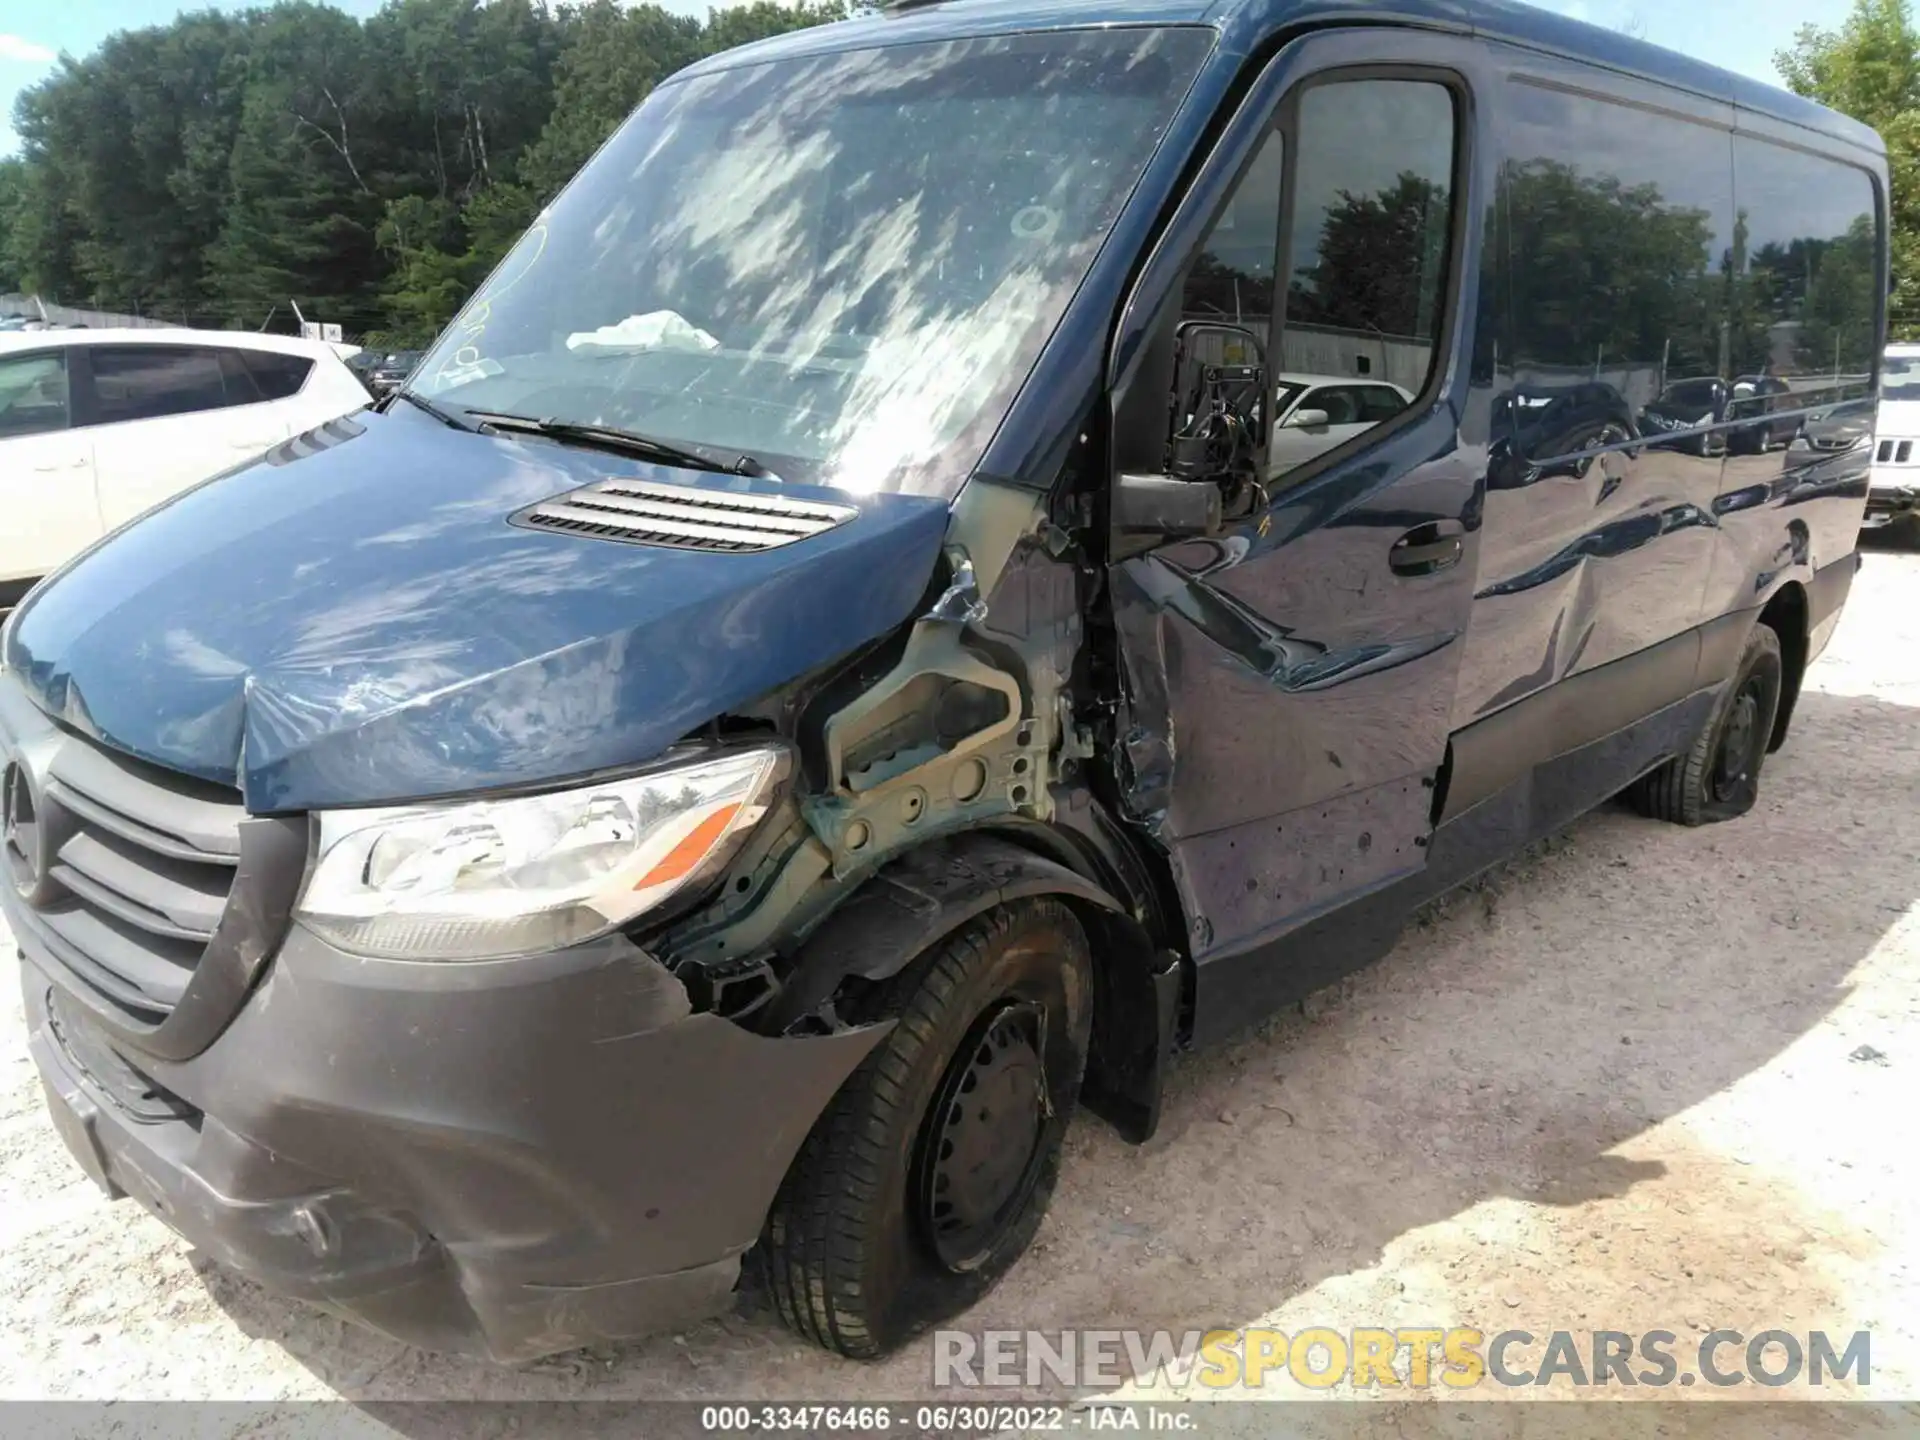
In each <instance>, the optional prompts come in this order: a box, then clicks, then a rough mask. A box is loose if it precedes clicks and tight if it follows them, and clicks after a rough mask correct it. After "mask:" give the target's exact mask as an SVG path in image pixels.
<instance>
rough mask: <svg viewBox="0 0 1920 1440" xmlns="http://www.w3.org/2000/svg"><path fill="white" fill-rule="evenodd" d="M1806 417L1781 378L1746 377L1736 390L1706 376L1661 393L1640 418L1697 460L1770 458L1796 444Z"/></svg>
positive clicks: (1653, 432) (1644, 427)
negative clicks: (1733, 457) (1776, 451)
mask: <svg viewBox="0 0 1920 1440" xmlns="http://www.w3.org/2000/svg"><path fill="white" fill-rule="evenodd" d="M1802 416H1803V411H1802V410H1801V408H1800V407H1799V406H1798V405H1797V404H1796V403H1795V402H1794V400H1793V397H1792V392H1791V390H1790V387H1789V386H1788V385H1787V384H1786V382H1785V381H1783V380H1781V379H1779V378H1778V377H1777V376H1772V375H1742V376H1740V377H1739V378H1738V379H1736V380H1734V381H1733V382H1732V383H1731V384H1729V383H1728V382H1727V381H1725V380H1722V379H1720V378H1719V377H1717V376H1701V377H1697V378H1694V379H1689V380H1677V381H1675V382H1674V383H1673V384H1671V385H1669V386H1667V388H1666V389H1664V390H1662V391H1661V392H1660V394H1659V396H1658V398H1656V399H1655V400H1654V401H1653V402H1652V403H1651V404H1649V405H1648V406H1647V407H1646V409H1645V410H1643V411H1642V412H1641V414H1640V427H1641V429H1642V430H1643V431H1644V432H1645V433H1646V434H1647V435H1649V436H1654V435H1665V436H1671V437H1675V438H1674V439H1673V440H1671V441H1670V442H1669V444H1668V448H1677V449H1682V450H1685V451H1687V452H1688V453H1690V454H1694V455H1703V456H1712V455H1765V454H1769V453H1771V452H1772V451H1773V450H1775V449H1777V448H1779V447H1781V446H1785V445H1791V444H1792V443H1793V441H1794V439H1795V438H1796V437H1797V436H1798V435H1799V433H1800V427H1801V421H1802ZM1740 422H1744V423H1740Z"/></svg>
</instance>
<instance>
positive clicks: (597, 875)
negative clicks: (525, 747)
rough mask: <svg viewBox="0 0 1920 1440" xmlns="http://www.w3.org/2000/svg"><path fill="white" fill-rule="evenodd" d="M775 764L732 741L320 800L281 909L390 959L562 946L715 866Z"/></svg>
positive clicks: (469, 956) (759, 807)
mask: <svg viewBox="0 0 1920 1440" xmlns="http://www.w3.org/2000/svg"><path fill="white" fill-rule="evenodd" d="M786 765H787V759H786V752H785V751H783V750H776V749H752V750H739V751H732V752H729V753H726V754H723V755H720V756H719V757H717V758H714V759H710V760H702V761H698V762H696V763H692V764H684V765H674V766H669V767H667V768H665V769H661V770H655V771H651V772H649V773H647V774H644V775H633V776H628V777H626V778H624V779H619V780H607V781H603V782H601V783H599V784H596V785H582V786H580V787H578V788H577V789H572V790H561V791H555V792H553V793H551V794H546V795H525V796H518V797H515V798H513V799H505V800H473V801H464V802H460V803H455V804H439V805H409V806H401V807H396V808H393V809H382V810H331V811H325V812H323V813H321V814H320V815H318V816H317V817H316V828H317V832H318V834H317V843H316V846H315V849H316V852H317V854H318V856H319V859H318V860H317V861H316V862H315V864H314V869H313V874H312V876H311V877H310V878H309V879H308V881H307V888H306V892H305V893H304V894H303V895H302V896H301V898H300V904H299V907H298V910H297V911H296V914H297V917H298V919H299V920H300V922H301V923H302V924H304V925H306V926H307V928H308V929H310V930H313V931H315V932H317V933H318V934H320V935H322V936H324V937H326V938H327V939H328V940H330V941H332V942H333V943H334V944H335V945H338V946H339V947H340V948H341V949H343V950H347V951H350V952H352V953H354V954H356V955H379V956H386V957H389V958H392V959H399V960H486V959H497V958H501V957H504V956H509V955H526V954H532V953H534V952H537V951H542V950H552V949H557V948H559V947H560V946H563V945H573V944H577V943H578V942H580V941H582V940H589V939H592V938H593V937H594V936H596V935H603V934H605V933H606V932H607V931H609V930H613V929H615V928H617V927H618V926H621V925H624V924H626V923H627V922H628V921H630V920H632V919H634V918H635V917H636V916H639V915H642V914H645V913H646V912H647V911H648V910H651V909H653V908H654V907H655V906H656V905H658V904H660V902H661V901H663V900H665V899H666V898H667V897H668V896H669V895H672V894H673V893H674V892H675V891H676V890H679V889H682V888H683V887H685V886H687V885H690V884H693V883H696V882H698V881H700V880H703V879H706V878H708V877H709V876H711V875H712V874H713V873H714V872H715V871H717V870H718V869H719V868H720V867H721V866H722V865H724V864H725V863H726V861H727V859H728V858H729V857H730V856H731V855H732V854H733V853H734V851H735V850H736V849H738V847H739V844H740V842H741V840H743V839H744V838H745V836H746V834H747V832H748V831H749V830H751V829H752V828H753V826H754V825H755V824H757V823H758V822H759V820H760V818H761V817H762V816H763V815H765V814H766V810H767V804H768V799H769V796H770V794H771V792H772V790H773V788H774V786H775V784H776V782H777V781H778V780H779V779H780V778H781V777H782V775H783V774H784V772H785V770H786Z"/></svg>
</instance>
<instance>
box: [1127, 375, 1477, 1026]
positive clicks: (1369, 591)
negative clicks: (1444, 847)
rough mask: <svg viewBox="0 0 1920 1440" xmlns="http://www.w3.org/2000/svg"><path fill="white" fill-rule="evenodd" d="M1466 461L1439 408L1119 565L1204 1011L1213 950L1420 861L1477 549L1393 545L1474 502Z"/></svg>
mask: <svg viewBox="0 0 1920 1440" xmlns="http://www.w3.org/2000/svg"><path fill="white" fill-rule="evenodd" d="M1473 454H1474V452H1472V451H1465V450H1462V449H1461V447H1460V446H1459V444H1458V440H1457V432H1456V428H1455V424H1454V420H1453V416H1452V412H1451V410H1449V409H1446V408H1443V409H1442V410H1440V411H1438V412H1436V413H1435V414H1434V415H1433V416H1431V417H1430V418H1429V419H1428V421H1426V422H1425V423H1423V424H1421V425H1418V426H1416V427H1414V428H1412V429H1409V430H1407V431H1405V432H1403V433H1402V434H1401V435H1400V436H1399V437H1397V438H1396V439H1395V440H1394V441H1392V442H1391V443H1390V444H1389V445H1388V446H1387V447H1385V450H1384V451H1376V452H1374V453H1373V454H1372V455H1370V456H1369V457H1368V459H1369V463H1368V464H1367V465H1366V466H1365V467H1353V468H1350V469H1348V470H1346V471H1338V472H1335V473H1333V474H1330V475H1328V476H1326V477H1324V478H1323V479H1322V480H1321V481H1319V482H1317V483H1315V484H1314V485H1313V486H1312V487H1310V489H1309V491H1308V493H1306V494H1303V495H1299V496H1285V497H1282V499H1281V501H1280V503H1278V504H1276V505H1275V506H1273V507H1272V508H1271V509H1269V510H1265V511H1262V512H1260V513H1258V514H1256V515H1253V516H1249V517H1248V518H1247V520H1246V521H1245V522H1244V523H1242V524H1241V525H1239V526H1237V527H1235V528H1234V529H1232V530H1230V531H1229V533H1227V534H1226V535H1223V536H1221V537H1219V538H1216V539H1211V540H1196V541H1184V542H1180V543H1177V544H1173V545H1168V546H1166V547H1163V548H1162V549H1160V550H1157V551H1153V552H1150V553H1148V554H1146V555H1142V556H1139V557H1136V558H1134V559H1132V560H1128V561H1125V562H1123V563H1122V564H1120V565H1119V566H1117V567H1115V577H1114V586H1113V594H1114V605H1115V610H1116V621H1117V627H1118V630H1119V633H1120V635H1121V644H1122V653H1123V658H1124V662H1125V671H1126V692H1127V710H1128V713H1127V716H1126V720H1125V722H1124V724H1125V735H1126V754H1127V758H1128V762H1129V765H1130V767H1131V769H1130V775H1129V777H1128V779H1129V795H1130V799H1131V804H1132V807H1133V809H1134V813H1135V815H1136V816H1137V817H1138V818H1139V819H1140V820H1141V821H1142V822H1143V823H1144V824H1146V825H1148V826H1149V827H1150V828H1151V829H1152V830H1153V831H1154V833H1155V835H1156V836H1157V838H1158V839H1159V841H1160V842H1161V844H1163V845H1164V846H1165V847H1166V849H1167V851H1168V852H1169V855H1170V856H1171V859H1172V864H1173V874H1174V877H1175V880H1176V883H1177V884H1178V887H1179V890H1180V895H1181V900H1182V902H1183V904H1184V906H1185V909H1186V919H1187V926H1188V935H1187V939H1188V942H1189V944H1190V946H1191V948H1192V953H1193V956H1194V959H1195V961H1196V962H1197V964H1198V967H1199V970H1198V976H1199V978H1198V993H1197V998H1196V1009H1197V1010H1199V1011H1204V1010H1205V1009H1206V1008H1207V1007H1208V1005H1209V1004H1210V1003H1212V1001H1213V999H1214V997H1213V993H1212V992H1213V986H1214V978H1213V977H1210V976H1209V975H1208V968H1209V962H1210V961H1211V960H1212V959H1214V958H1217V957H1224V956H1234V955H1241V954H1244V953H1246V952H1248V951H1249V949H1252V948H1259V947H1262V946H1265V945H1269V944H1272V943H1274V942H1277V941H1279V940H1280V939H1282V938H1283V937H1284V936H1285V934H1286V933H1287V932H1288V931H1290V930H1292V929H1294V928H1296V927H1298V926H1299V925H1301V924H1303V923H1305V922H1306V921H1307V920H1308V919H1310V918H1312V917H1313V916H1315V915H1316V914H1318V913H1320V912H1323V911H1326V910H1328V909H1329V908H1330V907H1333V906H1335V905H1338V904H1340V903H1342V902H1344V901H1347V900H1350V899H1352V898H1354V897H1356V896H1358V895H1361V894H1364V893H1366V892H1367V891H1369V890H1372V889H1376V888H1378V887H1380V886H1382V885H1384V884H1387V883H1390V882H1391V881H1393V880H1394V879H1396V878H1399V877H1402V876H1405V875H1407V874H1410V873H1413V872H1417V871H1418V870H1420V869H1421V868H1423V867H1424V865H1425V859H1426V850H1425V847H1426V842H1427V837H1428V835H1429V834H1430V833H1431V830H1432V809H1433V793H1434V792H1433V788H1432V787H1433V783H1434V781H1435V778H1436V777H1437V775H1438V773H1439V771H1440V769H1441V766H1442V764H1443V763H1444V761H1445V758H1446V747H1447V735H1448V729H1449V714H1450V708H1451V705H1452V699H1453V688H1454V682H1455V678H1456V674H1457V670H1458V667H1459V662H1460V654H1461V650H1462V647H1461V644H1460V637H1461V634H1462V632H1463V631H1464V629H1465V624H1466V618H1467V614H1468V610H1469V608H1470V606H1471V604H1472V589H1473V576H1474V569H1475V557H1474V542H1475V538H1476V537H1474V536H1472V535H1468V536H1467V537H1466V539H1465V543H1464V544H1463V550H1462V558H1461V561H1460V563H1458V564H1455V565H1453V566H1452V567H1450V568H1449V569H1447V570H1443V571H1441V572H1439V573H1436V574H1432V575H1426V576H1421V577H1418V578H1407V577H1403V576H1400V575H1396V574H1395V573H1393V571H1392V570H1391V569H1390V567H1389V561H1388V554H1389V551H1390V549H1391V547H1392V545H1393V543H1394V542H1395V541H1396V540H1397V539H1398V538H1399V537H1400V536H1401V535H1402V534H1404V533H1405V532H1406V531H1408V530H1410V529H1412V528H1414V527H1415V526H1418V525H1421V524H1423V523H1428V522H1432V521H1437V520H1454V521H1456V522H1457V521H1458V520H1459V519H1460V517H1461V516H1463V515H1465V514H1467V513H1468V512H1469V510H1470V507H1471V505H1472V503H1473V500H1474V497H1475V495H1476V493H1477V488H1478V484H1479V481H1478V478H1477V475H1476V467H1475V466H1474V464H1473V463H1472V458H1473ZM1395 469H1398V470H1400V471H1401V472H1402V473H1403V478H1401V479H1399V480H1398V481H1397V482H1392V483H1384V484H1383V483H1382V479H1383V476H1384V475H1391V473H1392V472H1393V470H1395ZM1276 962H1277V963H1285V962H1284V957H1276ZM1221 1001H1222V1003H1226V1001H1225V997H1221Z"/></svg>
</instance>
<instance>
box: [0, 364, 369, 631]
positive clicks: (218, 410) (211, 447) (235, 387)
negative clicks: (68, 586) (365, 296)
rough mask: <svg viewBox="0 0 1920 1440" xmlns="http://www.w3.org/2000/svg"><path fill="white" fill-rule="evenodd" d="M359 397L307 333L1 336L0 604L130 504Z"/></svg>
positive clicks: (143, 503)
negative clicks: (3, 519) (293, 336)
mask: <svg viewBox="0 0 1920 1440" xmlns="http://www.w3.org/2000/svg"><path fill="white" fill-rule="evenodd" d="M366 401H367V396H366V392H365V391H364V390H362V389H361V387H360V386H359V385H358V384H357V383H356V382H355V381H354V379H353V377H352V375H351V374H349V373H348V372H347V369H346V367H345V366H344V365H343V364H342V363H341V362H340V360H339V358H338V357H337V356H335V355H334V353H333V352H332V350H330V349H329V348H328V347H326V346H325V345H322V344H319V343H318V342H307V341H301V340H289V339H283V338H280V337H278V336H272V335H255V334H248V333H240V332H231V333H230V332H227V331H195V330H65V331H59V332H56V333H51V334H49V333H41V334H20V333H12V334H4V335H0V514H5V515H6V516H7V517H8V523H7V524H5V525H3V526H0V610H4V609H6V608H7V607H8V606H10V605H12V604H14V603H15V602H16V601H18V600H19V599H20V597H21V596H22V595H24V594H25V593H26V592H27V590H28V589H29V588H31V587H32V585H33V584H34V582H35V581H37V580H38V579H39V578H40V577H41V576H43V575H46V574H48V573H50V572H51V571H53V570H54V569H56V568H57V567H58V566H59V565H61V564H62V563H63V562H65V561H66V560H67V559H68V558H69V557H71V556H73V555H74V554H76V553H77V552H79V551H80V550H83V549H85V548H86V547H87V546H88V545H91V544H92V543H93V542H94V541H96V540H98V539H99V538H100V537H101V536H102V535H103V534H105V533H106V532H107V531H110V530H112V529H114V528H115V527H116V526H119V525H122V524H125V523H126V522H127V521H129V520H131V519H133V517H134V516H136V515H138V514H140V513H141V512H142V511H144V510H147V509H150V508H151V507H152V506H154V505H157V504H159V503H160V502H161V501H162V500H165V499H167V498H168V497H169V496H171V495H175V494H177V493H179V492H180V491H182V490H185V489H187V488H188V487H189V486H192V485H196V484H198V483H199V482H200V481H202V480H205V479H206V478H207V477H208V476H210V475H214V474H217V473H218V472H220V471H222V470H226V469H230V468H231V467H232V466H233V465H234V464H235V463H236V462H239V461H242V460H245V459H247V458H248V457H249V456H252V455H257V454H259V453H260V452H261V451H263V450H266V449H267V448H269V447H270V446H273V445H277V444H278V443H279V442H281V441H282V440H285V439H287V437H288V436H290V435H296V434H299V433H300V432H301V431H303V430H309V429H312V428H313V427H314V426H316V425H319V424H322V423H323V422H325V421H328V420H332V419H334V418H335V417H337V416H340V415H345V414H346V413H347V412H349V411H351V410H355V409H358V408H360V407H361V406H363V405H365V404H366Z"/></svg>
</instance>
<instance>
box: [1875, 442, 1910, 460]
mask: <svg viewBox="0 0 1920 1440" xmlns="http://www.w3.org/2000/svg"><path fill="white" fill-rule="evenodd" d="M1873 459H1874V463H1875V464H1877V465H1911V464H1912V463H1913V441H1911V440H1882V441H1881V442H1880V444H1879V446H1878V447H1877V448H1876V449H1875V450H1874V452H1873Z"/></svg>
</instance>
